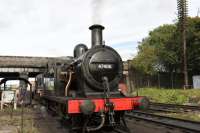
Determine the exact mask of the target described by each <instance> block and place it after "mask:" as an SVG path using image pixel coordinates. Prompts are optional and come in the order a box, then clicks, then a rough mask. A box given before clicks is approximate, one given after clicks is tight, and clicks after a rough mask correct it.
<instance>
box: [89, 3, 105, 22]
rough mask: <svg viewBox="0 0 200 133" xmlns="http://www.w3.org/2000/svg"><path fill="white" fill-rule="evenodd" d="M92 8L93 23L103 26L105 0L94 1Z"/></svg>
mask: <svg viewBox="0 0 200 133" xmlns="http://www.w3.org/2000/svg"><path fill="white" fill-rule="evenodd" d="M91 6H92V23H93V24H102V14H103V8H104V0H92V2H91Z"/></svg>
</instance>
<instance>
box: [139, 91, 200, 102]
mask: <svg viewBox="0 0 200 133" xmlns="http://www.w3.org/2000/svg"><path fill="white" fill-rule="evenodd" d="M138 95H140V96H147V97H148V98H149V99H150V101H152V102H159V103H171V104H186V103H194V104H200V90H197V89H188V90H183V89H157V88H141V89H138Z"/></svg>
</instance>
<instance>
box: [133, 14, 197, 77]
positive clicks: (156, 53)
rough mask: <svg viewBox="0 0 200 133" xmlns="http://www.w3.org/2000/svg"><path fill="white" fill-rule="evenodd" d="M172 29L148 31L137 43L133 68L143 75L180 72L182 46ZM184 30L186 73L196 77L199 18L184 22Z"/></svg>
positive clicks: (174, 25) (174, 29)
mask: <svg viewBox="0 0 200 133" xmlns="http://www.w3.org/2000/svg"><path fill="white" fill-rule="evenodd" d="M176 25H177V24H176V23H175V24H168V25H162V26H159V27H157V28H155V29H154V30H153V31H151V32H150V33H149V36H148V37H147V38H145V39H143V40H142V42H140V45H139V46H138V54H137V56H136V57H135V58H134V59H133V61H132V64H133V67H135V68H136V69H138V70H140V71H142V72H144V73H146V74H155V73H156V72H158V71H163V72H172V71H175V72H177V71H179V72H180V71H182V62H183V61H182V44H181V43H180V42H181V41H180V36H179V34H180V33H179V31H178V30H177V26H176ZM187 27H188V28H187V37H186V38H187V48H188V50H187V56H188V70H189V72H190V73H200V18H199V17H195V18H188V26H187Z"/></svg>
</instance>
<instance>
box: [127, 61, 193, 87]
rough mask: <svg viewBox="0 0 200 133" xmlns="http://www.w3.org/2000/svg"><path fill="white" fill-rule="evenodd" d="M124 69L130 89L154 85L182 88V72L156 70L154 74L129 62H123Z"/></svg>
mask: <svg viewBox="0 0 200 133" xmlns="http://www.w3.org/2000/svg"><path fill="white" fill-rule="evenodd" d="M124 68H125V71H128V72H127V76H128V77H127V84H128V87H129V88H130V91H132V90H133V89H137V88H145V87H156V88H183V86H184V74H183V73H175V72H172V73H169V72H158V73H156V74H154V75H147V74H144V73H142V72H140V71H138V70H136V69H135V68H133V67H132V66H131V65H129V63H127V62H126V63H124ZM189 84H190V85H192V75H189Z"/></svg>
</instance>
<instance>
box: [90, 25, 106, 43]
mask: <svg viewBox="0 0 200 133" xmlns="http://www.w3.org/2000/svg"><path fill="white" fill-rule="evenodd" d="M89 29H90V30H91V35H92V47H94V46H96V45H103V36H102V31H103V29H104V27H103V26H102V25H97V24H95V25H92V26H90V27H89Z"/></svg>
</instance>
